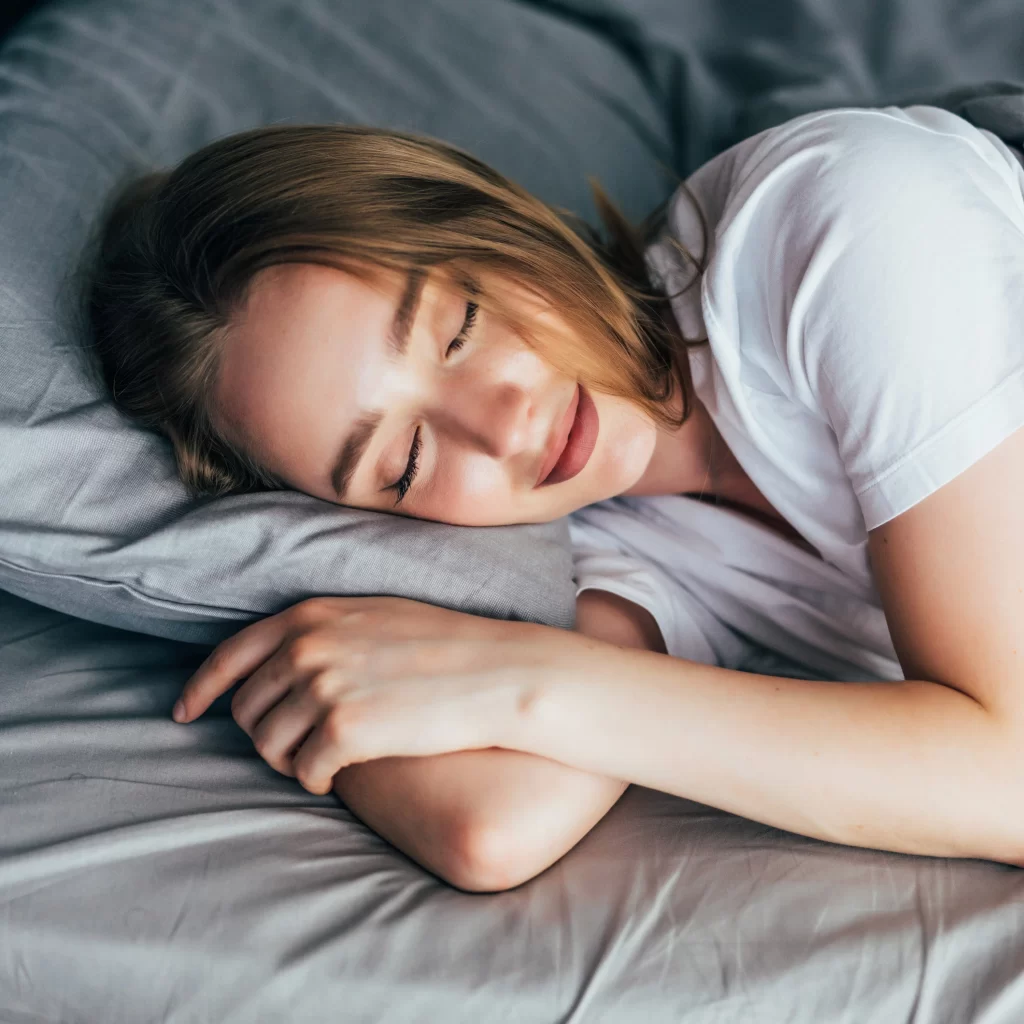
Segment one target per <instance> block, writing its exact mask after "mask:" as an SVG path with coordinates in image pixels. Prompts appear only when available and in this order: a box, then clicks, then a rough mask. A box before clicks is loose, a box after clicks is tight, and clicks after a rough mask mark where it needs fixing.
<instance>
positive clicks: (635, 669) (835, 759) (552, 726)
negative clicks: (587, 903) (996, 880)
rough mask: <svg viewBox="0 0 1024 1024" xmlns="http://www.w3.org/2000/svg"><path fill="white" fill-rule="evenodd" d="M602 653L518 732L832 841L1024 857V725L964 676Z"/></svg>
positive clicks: (519, 741) (590, 761)
mask: <svg viewBox="0 0 1024 1024" xmlns="http://www.w3.org/2000/svg"><path fill="white" fill-rule="evenodd" d="M598 655H599V656H598V657H597V658H595V659H594V661H593V663H592V664H591V665H590V666H588V669H587V671H586V672H574V671H573V667H572V666H564V667H562V668H560V669H559V670H557V671H555V672H552V673H551V674H550V676H548V677H547V678H546V679H545V680H543V681H540V682H538V684H537V687H536V689H535V690H534V691H533V693H534V696H533V697H532V698H531V699H529V700H527V701H526V702H525V705H524V711H523V714H522V717H521V721H520V722H519V724H518V725H517V727H516V728H517V729H518V730H519V731H518V733H517V735H516V736H515V738H514V739H513V740H512V743H511V745H515V746H516V747H518V748H519V749H522V750H528V751H532V752H534V753H539V754H543V755H545V756H548V757H551V758H553V759H555V760H559V761H562V762H564V763H565V764H569V765H573V766H574V767H577V768H581V769H583V770H586V771H590V772H596V773H600V774H605V775H610V776H614V777H616V778H621V779H628V780H629V781H630V782H634V783H637V784H638V785H643V786H647V787H650V788H652V789H657V790H662V791H664V792H668V793H674V794H676V795H678V796H682V797H686V798H689V799H692V800H696V801H699V802H701V803H706V804H710V805H712V806H715V807H720V808H722V809H724V810H728V811H731V812H733V813H736V814H740V815H743V816H744V817H748V818H752V819H754V820H756V821H761V822H764V823H766V824H769V825H774V826H776V827H778V828H784V829H788V830H790V831H793V832H799V833H802V834H804V835H808V836H814V837H816V838H820V839H825V840H829V841H832V842H837V843H846V844H849V845H854V846H867V847H872V848H876V849H885V850H894V851H900V852H905V853H918V854H930V855H935V856H954V857H980V858H984V859H991V860H999V861H1005V862H1007V863H1018V862H1020V861H1021V860H1022V858H1024V827H1022V825H1021V824H1020V814H1019V808H1020V804H1021V796H1022V795H1024V767H1022V760H1024V759H1022V749H1021V748H1022V739H1021V737H1020V735H1019V733H1020V730H1019V729H1014V728H1011V727H1010V726H1009V725H1008V724H1007V723H1005V722H1003V721H1000V720H999V719H998V718H996V717H995V716H994V715H992V714H990V713H989V712H988V711H986V710H985V708H983V707H982V706H981V705H980V704H979V703H978V702H976V701H975V700H974V699H972V698H971V697H969V696H967V695H966V694H964V693H962V692H960V691H959V690H955V689H952V688H951V687H947V686H941V685H938V684H935V683H929V682H922V681H901V682H867V683H836V682H823V681H811V680H803V679H788V678H782V677H774V676H761V675H755V674H751V673H745V672H736V671H732V670H728V669H720V668H716V667H713V666H707V665H701V664H697V663H694V662H689V661H684V660H681V659H675V658H670V657H668V656H665V655H659V654H654V653H651V652H648V651H631V650H620V649H612V648H608V649H605V648H604V647H602V649H601V650H600V651H599V652H598ZM595 665H596V666H597V667H596V668H595V667H594V666H595Z"/></svg>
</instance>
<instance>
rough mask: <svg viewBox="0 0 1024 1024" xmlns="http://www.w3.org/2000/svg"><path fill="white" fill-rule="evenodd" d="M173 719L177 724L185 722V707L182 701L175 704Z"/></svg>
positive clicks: (172, 713)
mask: <svg viewBox="0 0 1024 1024" xmlns="http://www.w3.org/2000/svg"><path fill="white" fill-rule="evenodd" d="M171 718H173V719H174V720H175V721H176V722H183V721H184V720H185V705H184V704H182V702H181V701H180V700H178V701H175V702H174V710H173V711H172V712H171Z"/></svg>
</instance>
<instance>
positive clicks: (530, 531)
mask: <svg viewBox="0 0 1024 1024" xmlns="http://www.w3.org/2000/svg"><path fill="white" fill-rule="evenodd" d="M279 121H301V122H317V121H345V122H353V123H367V124H374V125H382V126H385V127H392V128H397V129H407V130H413V131H420V132H424V133H427V134H431V135H435V136H437V137H440V138H443V139H447V140H449V141H452V142H454V143H455V144H457V145H461V146H463V147H465V148H467V149H469V150H471V151H473V152H474V153H475V154H476V155H478V156H480V157H481V158H482V159H484V160H486V161H487V162H489V163H491V164H492V165H494V166H495V167H497V168H498V169H500V170H501V171H503V172H504V173H505V174H507V175H509V176H510V177H511V178H513V179H515V180H517V181H519V182H520V183H521V184H523V185H524V186H525V187H526V188H528V189H530V190H531V191H533V192H535V193H536V194H537V195H539V196H541V197H542V198H544V199H546V200H548V201H549V202H552V203H555V204H557V205H560V206H564V207H567V208H569V209H571V210H573V211H574V212H576V213H578V214H580V215H581V216H583V217H586V218H587V219H588V220H590V221H591V222H592V223H597V216H596V211H595V210H594V208H593V205H592V201H591V197H590V193H589V189H588V186H587V182H586V176H587V175H588V174H593V175H596V176H597V177H598V178H599V179H600V181H601V183H602V184H603V185H604V186H605V187H606V188H607V190H608V192H609V193H610V194H611V195H612V196H613V198H615V199H616V200H617V201H618V202H619V203H620V204H621V206H622V208H623V209H624V211H625V212H626V214H627V215H628V216H630V217H631V218H634V219H639V218H641V217H642V216H644V215H645V214H646V213H647V212H648V211H649V210H650V209H651V208H652V207H653V206H655V205H657V203H659V202H660V201H661V200H662V199H664V197H665V195H666V194H667V193H668V192H669V191H670V190H671V188H672V184H673V183H672V181H671V179H670V178H669V177H668V176H667V175H665V174H664V173H663V172H662V170H661V168H660V167H659V161H663V162H664V163H666V164H670V163H671V162H672V142H671V138H670V131H669V128H668V126H667V123H665V118H664V117H663V112H662V110H661V109H660V108H659V103H658V100H657V96H656V94H655V92H654V91H653V90H649V88H648V84H645V78H644V75H643V69H642V67H640V66H637V65H636V64H634V63H633V61H632V58H631V55H630V53H629V52H627V51H625V50H620V49H618V48H616V46H614V45H613V44H612V43H611V42H610V41H606V40H604V39H603V38H602V37H601V36H600V35H598V34H596V33H594V32H593V31H591V30H588V29H587V28H586V27H585V25H584V24H583V23H580V22H577V23H574V22H572V21H569V20H565V19H564V18H559V17H558V16H557V15H556V13H555V12H554V10H552V11H546V10H543V9H538V8H532V7H529V6H526V5H523V4H520V3H517V2H512V0H508V2H505V0H490V2H488V3H466V2H465V0H375V2H374V3H372V4H371V3H367V2H366V0H335V2H332V3H330V4H324V3H322V2H318V0H309V2H305V0H221V2H218V3H217V4H210V3H208V2H205V0H147V3H145V4H140V3H138V2H137V0H79V2H70V0H69V2H61V3H53V4H49V5H45V6H44V7H43V8H41V9H40V10H39V11H37V12H36V13H35V14H34V15H32V16H30V17H29V18H28V19H27V20H26V21H25V22H23V23H22V25H21V26H19V28H18V29H17V30H16V31H15V33H14V34H13V35H12V36H11V37H10V38H8V39H7V40H6V42H5V43H4V46H3V49H2V51H0V181H3V183H4V186H3V187H4V201H3V203H2V204H0V588H3V589H5V590H8V591H10V592H12V593H14V594H16V595H18V596H20V597H24V598H27V599H28V600H31V601H35V602H37V603H39V604H42V605H46V606H48V607H50V608H54V609H57V610H59V611H63V612H67V613H70V614H72V615H76V616H79V617H81V618H85V619H90V620H93V621H96V622H102V623H106V624H108V625H113V626H118V627H121V628H126V629H133V630H139V631H142V632H147V633H152V634H156V635H160V636H167V637H174V638H178V639H182V640H189V641H193V642H200V643H216V642H218V641H219V640H220V639H222V638H223V637H224V636H226V635H228V634H230V633H232V632H234V631H236V630H237V629H239V628H240V626H241V625H242V624H243V623H244V622H245V621H246V620H251V619H254V618H258V617H260V616H263V615H268V614H272V613H274V612H277V611H279V610H281V609H283V608H285V607H288V606H289V605H291V604H294V603H295V602H297V601H300V600H303V599H304V598H306V597H309V596H312V595H314V594H347V595H365V594H393V595H396V596H402V597H410V598H415V599H417V600H424V601H429V602H431V603H433V604H439V605H445V606H447V607H452V608H459V609H461V610H464V611H469V612H474V613H476V614H481V615H490V616H495V617H504V618H520V619H526V620H531V621H537V622H545V623H548V624H550V625H557V626H561V627H565V628H570V627H571V626H572V625H573V622H574V611H575V609H574V593H575V588H574V585H573V582H572V563H571V554H570V548H569V539H568V529H567V520H565V519H561V520H558V521H556V522H554V523H546V524H541V525H536V526H532V525H531V526H522V525H520V526H511V527H490V528H467V527H453V526H449V525H446V524H439V523H428V522H417V521H414V520H410V519H406V518H402V517H398V516H391V515H387V514H384V513H378V512H362V511H355V510H348V509H343V508H340V507H338V506H336V505H332V504H330V503H328V502H324V501H320V500H318V499H315V498H311V497H309V496H307V495H303V494H298V493H285V492H274V493H264V494H251V495H242V496H235V497H228V498H218V499H206V500H200V501H195V500H192V499H190V498H189V497H188V495H187V493H186V491H185V490H184V488H183V486H182V485H181V484H180V483H179V482H178V480H177V477H176V475H175V470H174V463H173V458H172V455H171V450H170V446H169V444H168V443H167V442H166V441H165V440H164V439H163V438H161V437H159V436H157V435H155V434H150V433H147V432H145V431H142V430H140V429H138V428H136V427H135V426H133V425H132V424H131V423H130V422H128V421H127V420H126V419H125V418H124V417H123V416H122V415H121V414H120V413H119V412H118V411H117V410H116V409H115V408H114V407H113V405H112V404H110V403H109V402H108V401H106V399H105V397H104V394H103V391H102V388H101V387H100V386H99V385H98V383H97V382H96V380H95V379H94V378H92V377H91V376H90V375H89V374H88V372H87V366H86V364H85V363H84V362H83V361H82V360H83V357H82V356H81V354H80V347H79V341H80V338H79V337H78V336H77V334H76V332H79V331H80V330H81V326H80V321H79V320H76V318H75V307H74V288H73V287H72V284H71V282H72V280H73V278H72V274H73V271H74V269H75V267H76V264H77V261H78V257H79V253H80V252H81V250H82V246H83V245H84V243H85V240H86V239H87V237H88V233H89V231H90V229H91V227H92V224H93V222H94V220H95V217H96V214H97V211H98V210H99V208H100V206H101V204H102V202H103V200H104V198H105V197H106V195H107V194H108V192H109V190H110V189H111V188H112V187H113V186H114V185H115V184H116V183H117V182H119V181H120V180H122V179H123V178H124V177H125V176H126V175H127V174H130V173H132V172H134V171H136V170H138V169H143V168H147V167H151V166H169V165H172V164H174V163H176V162H177V161H179V160H180V159H181V158H182V157H184V156H185V155H187V154H188V153H190V152H191V151H193V150H194V149H196V148H197V147H199V146H200V145H203V144H204V143H206V142H208V141H210V140H212V139H214V138H217V137H220V136H223V135H226V134H230V133H233V132H235V131H240V130H242V129H244V128H249V127H252V126H255V125H259V124H266V123H270V122H279Z"/></svg>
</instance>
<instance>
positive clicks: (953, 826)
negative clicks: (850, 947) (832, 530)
mask: <svg viewBox="0 0 1024 1024" xmlns="http://www.w3.org/2000/svg"><path fill="white" fill-rule="evenodd" d="M1022 498H1024V430H1018V431H1017V432H1016V433H1015V434H1013V435H1011V436H1010V437H1009V438H1008V439H1007V440H1006V441H1004V442H1002V443H1001V444H1000V445H998V446H997V447H996V448H995V449H993V451H991V452H990V453H989V454H988V455H986V456H985V457H984V458H982V459H981V460H980V461H978V462H976V463H975V464H974V465H973V466H971V467H970V468H969V469H968V470H966V471H965V472H964V473H962V474H961V475H960V476H958V477H956V478H955V479H954V480H952V481H951V482H950V483H948V484H946V485H945V486H944V487H941V488H939V489H938V490H937V491H935V492H934V493H932V494H931V495H930V496H929V497H928V498H926V499H925V500H924V501H922V502H920V503H918V504H917V505H915V506H913V507H912V508H911V509H909V510H908V511H906V512H904V513H903V514H902V515H900V516H897V517H896V518H894V519H893V520H891V521H890V522H888V523H886V524H884V525H883V526H881V527H879V528H878V529H877V530H874V531H872V534H871V537H870V552H871V558H872V562H873V566H874V570H875V575H876V579H877V583H878V589H879V593H880V595H881V597H882V600H883V603H884V606H885V611H886V615H887V618H888V621H889V625H890V630H891V632H892V636H893V641H894V644H895V646H896V650H897V653H898V654H899V657H900V661H901V664H902V666H903V669H904V673H905V674H906V675H908V676H909V678H908V679H906V680H903V681H899V682H863V683H860V682H855V683H837V682H819V681H813V680H804V679H788V678H780V677H773V676H763V675H756V674H748V673H743V672H736V671H731V670H727V669H721V668H714V667H710V666H706V665H698V664H694V663H692V662H686V661H682V660H677V659H672V658H667V657H662V656H659V655H657V654H652V653H650V652H647V651H621V650H614V649H612V650H610V651H609V650H606V649H605V648H603V647H602V648H601V649H600V650H599V651H597V652H596V654H598V655H599V657H595V658H593V659H588V658H587V657H585V656H582V657H580V658H578V659H577V660H578V661H579V662H580V663H582V664H583V665H584V666H585V668H586V674H585V675H584V673H582V672H574V667H573V665H572V664H568V663H566V664H564V665H563V666H562V667H561V668H560V669H559V670H558V671H556V672H552V673H551V674H550V675H549V676H546V677H545V678H544V679H543V680H539V681H538V683H537V688H536V691H535V693H536V695H535V697H534V698H533V700H532V703H531V702H530V701H527V702H526V705H525V710H524V711H523V714H522V716H521V718H520V720H519V726H518V732H517V733H516V734H515V735H510V736H509V737H508V740H507V741H505V740H503V743H505V745H507V746H513V747H515V748H517V749H520V750H526V751H531V752H533V753H538V754H541V755H543V756H546V757H551V758H554V759H556V760H559V761H562V762H564V763H566V764H571V765H573V766H575V767H577V768H580V769H582V770H584V771H592V772H599V773H602V774H606V775H610V776H614V777H616V778H622V779H628V780H629V781H630V782H634V783H637V784H639V785H644V786H649V787H651V788H654V789H659V790H663V791H665V792H669V793H675V794H677V795H680V796H684V797H688V798H690V799H693V800H697V801H700V802H702V803H707V804H711V805H713V806H716V807H721V808H723V809H725V810H728V811H732V812H734V813H736V814H740V815H743V816H745V817H748V818H753V819H754V820H756V821H761V822H765V823H766V824H769V825H774V826H777V827H779V828H784V829H788V830H790V831H793V832H800V833H803V834H804V835H809V836H814V837H817V838H820V839H826V840H830V841H832V842H838V843H845V844H849V845H852V846H866V847H874V848H880V849H885V850H895V851H900V852H905V853H917V854H929V855H934V856H951V857H977V858H982V859H987V860H995V861H1002V862H1005V863H1009V864H1016V865H1019V866H1024V815H1022V814H1021V807H1022V806H1024V531H1022V530H1021V528H1020V521H1019V520H1020V515H1019V509H1020V505H1021V499H1022ZM570 723H571V728H570V727H569V724H570ZM609 737H614V741H613V742H609Z"/></svg>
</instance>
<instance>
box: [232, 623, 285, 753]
mask: <svg viewBox="0 0 1024 1024" xmlns="http://www.w3.org/2000/svg"><path fill="white" fill-rule="evenodd" d="M297 681H298V677H297V675H296V669H295V666H294V664H293V663H292V661H291V659H290V658H289V657H288V649H287V647H286V645H285V644H283V643H282V644H281V646H280V647H278V648H277V650H276V651H274V653H273V654H272V655H271V656H270V657H269V658H268V659H267V660H266V661H265V662H264V663H263V664H262V665H260V666H259V668H257V669H256V671H255V672H253V673H252V674H251V675H250V676H249V678H248V679H247V680H246V681H245V682H244V683H243V684H242V685H241V686H240V687H239V688H238V689H237V690H236V691H235V695H234V696H233V697H232V698H231V716H232V718H234V720H235V721H236V722H237V723H238V724H239V725H240V726H241V728H242V731H243V732H245V733H247V734H248V735H249V736H252V731H253V729H254V728H255V726H256V724H257V723H258V722H259V721H260V719H261V718H263V716H264V715H266V714H267V712H269V711H270V709H271V708H273V707H274V705H276V704H277V703H279V702H280V701H281V700H283V699H284V698H285V697H286V696H287V695H288V692H289V690H291V688H292V686H293V684H294V683H296V682H297Z"/></svg>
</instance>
